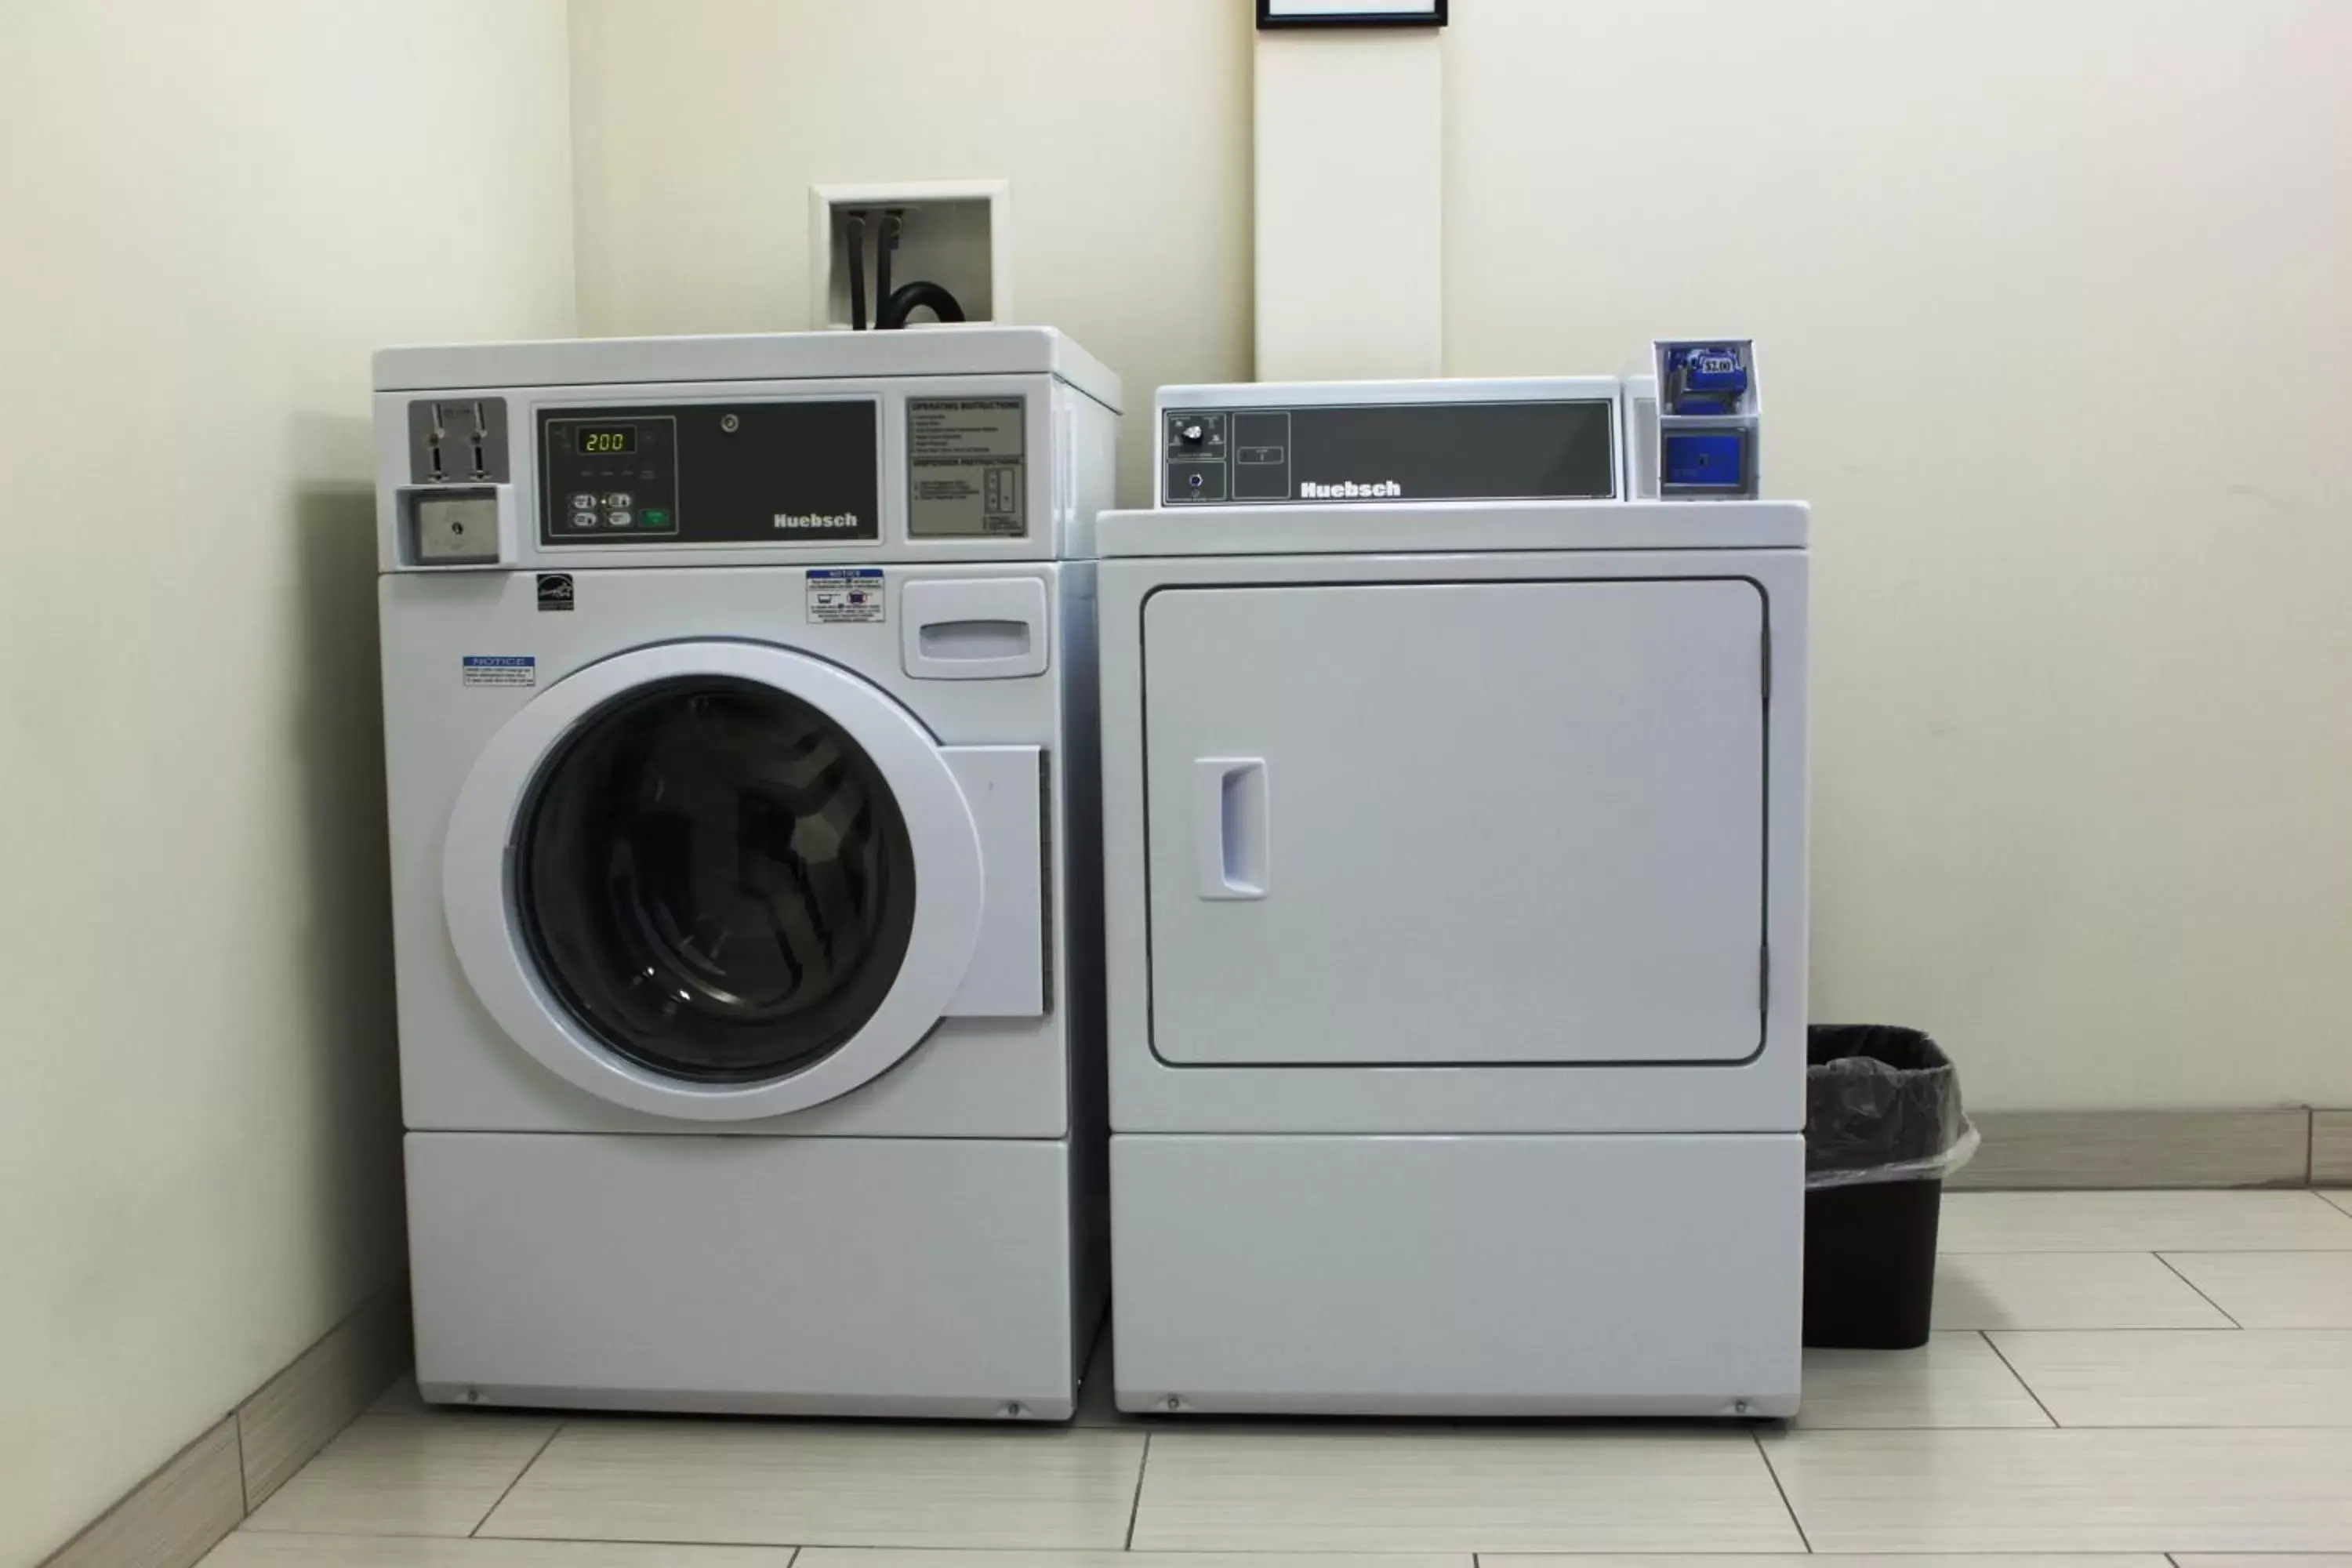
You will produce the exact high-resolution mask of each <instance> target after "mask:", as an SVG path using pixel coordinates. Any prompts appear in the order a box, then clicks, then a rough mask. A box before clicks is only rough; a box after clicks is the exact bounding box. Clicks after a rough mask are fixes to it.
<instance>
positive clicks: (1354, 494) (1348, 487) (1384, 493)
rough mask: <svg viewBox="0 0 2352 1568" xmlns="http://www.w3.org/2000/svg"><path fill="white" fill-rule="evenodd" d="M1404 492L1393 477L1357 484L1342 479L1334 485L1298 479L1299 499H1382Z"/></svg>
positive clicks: (1350, 480)
mask: <svg viewBox="0 0 2352 1568" xmlns="http://www.w3.org/2000/svg"><path fill="white" fill-rule="evenodd" d="M1402 494H1404V486H1402V485H1401V484H1399V483H1398V482H1397V481H1396V480H1394V479H1380V480H1376V481H1374V482H1372V483H1370V484H1359V483H1358V482H1357V481H1355V480H1354V479H1342V480H1340V481H1339V483H1338V484H1336V485H1318V484H1317V483H1316V482H1315V481H1314V480H1313V479H1301V480H1299V481H1298V499H1299V500H1386V499H1388V498H1390V497H1391V496H1401V495H1402Z"/></svg>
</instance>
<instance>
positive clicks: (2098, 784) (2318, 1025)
mask: <svg viewBox="0 0 2352 1568" xmlns="http://www.w3.org/2000/svg"><path fill="white" fill-rule="evenodd" d="M1455 9H1456V12H1457V15H1459V16H1460V18H1461V19H1460V23H1459V25H1458V26H1454V28H1452V29H1450V33H1449V37H1448V39H1447V47H1448V68H1449V74H1448V77H1447V82H1446V88H1447V93H1446V114H1447V136H1448V158H1447V165H1446V174H1447V188H1446V201H1447V219H1448V225H1449V226H1448V232H1447V242H1448V243H1447V253H1446V293H1447V329H1448V341H1447V349H1448V358H1449V362H1450V368H1451V369H1452V370H1453V371H1454V372H1455V373H1458V374H1491V373H1498V372H1528V371H1537V370H1544V369H1549V368H1553V367H1559V366H1586V365H1601V366H1613V365H1615V364H1617V363H1619V356H1621V355H1622V354H1623V353H1625V352H1626V351H1627V350H1628V349H1629V348H1630V347H1632V346H1633V344H1632V342H1631V341H1630V340H1632V339H1633V338H1634V337H1636V336H1637V335H1646V333H1647V332H1648V331H1649V330H1650V329H1651V328H1652V327H1653V326H1655V327H1656V328H1657V329H1659V330H1661V331H1721V330H1725V329H1732V330H1738V331H1752V332H1754V333H1755V334H1756V335H1757V336H1758V337H1759V338H1760V339H1762V340H1763V342H1764V349H1763V354H1764V359H1763V374H1764V378H1765V400H1766V404H1767V406H1768V417H1767V426H1768V427H1767V431H1766V436H1765V453H1766V462H1767V474H1768V484H1769V488H1770V489H1771V490H1772V492H1773V493H1776V494H1780V495H1788V496H1804V497H1809V498H1811V500H1813V501H1814V503H1815V506H1816V510H1815V513H1814V521H1815V530H1816V531H1815V539H1816V542H1817V556H1816V561H1817V572H1818V576H1817V579H1816V599H1815V603H1816V610H1817V614H1816V618H1815V623H1814V626H1815V637H1816V641H1815V648H1816V665H1815V669H1816V677H1817V679H1816V684H1815V687H1814V699H1815V707H1814V712H1815V714H1816V721H1815V727H1814V745H1813V758H1814V773H1813V776H1814V783H1815V794H1814V805H1813V829H1814V837H1813V843H1814V856H1813V878H1814V888H1815V890H1816V901H1815V905H1814V916H1813V1000H1814V1014H1815V1016H1817V1017H1822V1018H1825V1019H1840V1018H1874V1019H1888V1020H1895V1021H1905V1022H1916V1023H1920V1024H1924V1025H1926V1026H1929V1027H1931V1028H1933V1029H1935V1030H1936V1031H1937V1033H1938V1035H1939V1036H1941V1037H1943V1038H1944V1039H1946V1040H1947V1041H1948V1043H1949V1044H1950V1046H1951V1047H1953V1048H1954V1050H1955V1051H1956V1052H1957V1053H1958V1056H1959V1057H1960V1058H1961V1060H1962V1062H1963V1064H1964V1066H1965V1069H1966V1072H1965V1081H1966V1082H1967V1083H1968V1085H1969V1088H1970V1089H1972V1090H1973V1091H1974V1094H1975V1096H1976V1098H1977V1099H1978V1100H1979V1102H1980V1103H1982V1104H1984V1105H1987V1106H1992V1107H2001V1108H2020V1107H2105V1106H2176V1105H2215V1106H2231V1105H2252V1104H2262V1103H2265V1102H2271V1101H2280V1100H2316V1101H2319V1102H2321V1103H2323V1104H2327V1103H2333V1104H2337V1105H2343V1104H2352V988H2347V985H2346V984H2345V978H2344V977H2345V973H2346V970H2347V963H2352V809H2347V800H2352V612H2347V601H2352V502H2347V497H2352V486H2347V476H2346V470H2345V454H2346V451H2347V435H2346V432H2347V430H2352V378H2347V377H2346V376H2344V375H2341V374H2329V373H2326V372H2325V371H2321V370H2320V369H2319V368H2318V367H2320V366H2322V365H2326V364H2331V363H2332V364H2337V365H2341V364H2344V363H2347V361H2352V283H2347V279H2352V91H2347V87H2346V76H2345V70H2346V63H2347V61H2352V6H2347V5H2342V4H2340V3H2338V0H2068V3H2067V4H2063V5H2053V4H2050V3H2049V0H1968V3H1967V4H1963V5H1956V4H1952V3H1951V0H1780V3H1778V4H1774V5H1744V6H1743V5H1724V4H1719V3H1717V0H1643V4H1641V5H1619V6H1603V5H1561V4H1559V3H1558V0H1465V4H1463V5H1459V6H1457V7H1456V8H1455Z"/></svg>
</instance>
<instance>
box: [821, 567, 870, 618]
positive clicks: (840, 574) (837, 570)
mask: <svg viewBox="0 0 2352 1568" xmlns="http://www.w3.org/2000/svg"><path fill="white" fill-rule="evenodd" d="M886 602H887V601H886V600H885V598H884V595H883V592H882V568H880V567H879V566H835V567H829V568H826V569H824V570H823V571H816V572H811V573H810V574H808V618H809V619H810V620H812V621H824V622H836V623H837V622H841V621H878V620H883V619H885V618H886V617H885V616H884V615H883V613H882V607H883V605H884V604H885V603H886Z"/></svg>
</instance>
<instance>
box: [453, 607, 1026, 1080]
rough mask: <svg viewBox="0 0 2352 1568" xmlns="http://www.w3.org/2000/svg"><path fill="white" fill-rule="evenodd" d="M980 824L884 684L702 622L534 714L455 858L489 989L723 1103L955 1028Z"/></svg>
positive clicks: (604, 669) (851, 1071) (887, 1054)
mask: <svg viewBox="0 0 2352 1568" xmlns="http://www.w3.org/2000/svg"><path fill="white" fill-rule="evenodd" d="M442 892H443V903H444V910H445V912H446V919H447V921H448V926H449V936H450V940H451V941H452V942H454V943H455V944H456V947H457V957H458V960H459V962H460V963H462V964H463V965H464V967H465V971H466V975H467V979H468V980H469V981H471V982H472V984H473V986H474V990H475V992H476V994H478V995H479V996H480V998H481V1000H482V1003H483V1005H485V1006H486V1007H488V1009H489V1011H490V1014H491V1016H493V1017H495V1018H496V1019H497V1020H498V1021H499V1024H500V1026H503V1027H504V1028H505V1030H506V1032H507V1033H508V1034H509V1036H511V1037H513V1039H514V1040H515V1042H516V1043H517V1044H518V1045H520V1046H521V1047H523V1049H525V1050H527V1051H529V1052H530V1054H531V1056H532V1057H534V1058H537V1059H538V1060H539V1061H540V1062H541V1064H543V1065H544V1066H546V1067H547V1068H550V1069H551V1070H552V1071H553V1072H555V1073H557V1074H558V1075H560V1076H561V1077H562V1078H564V1079H569V1080H570V1081H571V1082H572V1083H574V1084H577V1085H579V1086H580V1087H581V1088H583V1089H587V1090H588V1091H589V1092H591V1093H593V1094H595V1095H598V1096H601V1097H602V1098H604V1099H605V1100H612V1101H614V1103H617V1104H620V1105H625V1106H629V1107H632V1108H634V1109H636V1110H646V1111H652V1112H656V1113H657V1114H661V1115H665V1116H674V1117H681V1118H686V1119H689V1120H696V1121H733V1120H740V1119H747V1118H751V1117H761V1116H774V1115H779V1114H782V1113H784V1112H788V1111H793V1110H803V1109H805V1108H807V1107H809V1106H812V1105H818V1104H821V1103H823V1102H824V1101H825V1100H833V1099H835V1098H836V1097H838V1096H840V1095H843V1094H846V1093H848V1092H849V1091H850V1090H852V1089H856V1088H857V1087H858V1086H860V1085H861V1084H865V1083H867V1082H870V1081H871V1080H872V1079H875V1078H876V1077H877V1076H878V1075H879V1074H881V1073H882V1072H883V1071H885V1070H886V1069H887V1068H889V1067H890V1066H891V1065H892V1064H893V1063H895V1062H897V1061H898V1059H899V1058H902V1057H904V1056H905V1055H906V1054H907V1053H908V1051H909V1050H911V1049H913V1048H914V1047H915V1046H916V1045H917V1044H918V1043H919V1042H920V1041H921V1040H922V1038H923V1037H924V1036H926V1035H928V1034H929V1032H930V1030H931V1028H932V1027H933V1026H935V1025H936V1024H938V1022H939V1021H940V1018H941V1017H942V1016H945V1014H946V1013H947V1011H948V1009H949V1003H950V998H951V997H952V996H954V994H955V993H956V990H957V987H958V986H959V984H961V982H962V980H963V978H964V974H965V972H966V971H967V970H968V969H969V968H970V967H971V959H972V954H973V952H974V949H975V946H976V944H977V942H978V940H979V933H980V924H981V914H982V898H983V884H982V853H981V843H980V837H979V833H978V830H977V828H976V826H975V825H974V822H973V819H972V815H971V810H970V808H969V807H968V806H967V805H966V804H965V799H964V795H963V792H962V791H961V789H960V788H959V787H958V784H957V782H956V778H955V774H954V773H953V772H952V771H951V769H950V765H949V763H948V760H947V758H946V757H945V756H944V755H943V754H942V753H941V752H940V748H939V746H938V745H937V744H936V743H935V742H933V741H932V739H931V737H930V735H929V732H928V731H925V730H924V729H923V727H922V726H921V725H920V724H919V722H917V721H916V720H915V718H914V717H913V715H911V714H909V713H908V711H907V710H905V709H904V708H902V707H900V706H899V705H898V703H897V702H896V701H895V700H892V699H891V698H890V697H888V696H887V694H885V693H884V692H883V691H881V690H880V689H878V688H877V687H874V686H871V685H869V684H867V683H866V682H865V681H863V680H860V679H857V678H856V676H853V675H850V674H849V673H847V672H846V671H845V670H842V669H840V668H837V667H835V666H834V665H831V664H827V663H825V662H824V661H823V660H821V659H816V658H810V657H808V656H806V655H804V654H798V653H793V652H789V651H787V650H784V649H782V648H773V647H759V646H756V645H751V644H744V643H681V644H672V645H668V646H665V647H652V648H644V649H640V650H638V651H636V652H634V653H626V654H621V655H618V656H616V657H614V658H609V659H606V660H604V662H602V663H600V664H595V665H591V666H589V667H588V668H585V669H583V670H580V671H579V672H577V673H575V674H573V675H572V676H569V677H567V678H566V679H563V680H562V681H559V682H558V683H556V684H555V685H554V686H552V687H551V688H549V689H548V690H547V691H546V692H544V693H543V694H541V696H540V697H538V698H536V699H534V700H532V701H531V702H530V704H529V705H528V706H526V707H525V708H524V709H523V710H521V711H520V712H519V713H517V714H516V715H515V716H514V717H513V718H512V719H510V720H509V721H507V723H506V725H505V727H504V728H503V729H501V730H500V731H499V732H498V734H497V735H496V736H494V737H493V738H492V739H491V742H490V743H489V744H488V747H486V748H485V749H484V751H483V752H482V755H481V757H480V758H479V759H478V761H477V762H476V763H475V766H474V771H473V773H472V774H471V775H470V776H469V777H468V778H467V781H466V785H465V788H464V789H463V790H462V791H461V792H460V793H459V795H458V797H457V808H456V810H455V812H454V813H453V814H452V816H451V818H450V823H449V837H448V841H447V844H446V847H445V849H444V855H443V861H442Z"/></svg>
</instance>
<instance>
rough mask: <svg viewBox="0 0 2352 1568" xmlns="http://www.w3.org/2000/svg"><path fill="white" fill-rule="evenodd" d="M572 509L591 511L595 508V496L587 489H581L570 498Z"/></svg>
mask: <svg viewBox="0 0 2352 1568" xmlns="http://www.w3.org/2000/svg"><path fill="white" fill-rule="evenodd" d="M572 510H573V511H593V510H596V498H595V497H594V496H592V495H590V494H589V493H588V492H587V491H585V490H583V491H581V492H580V493H579V494H578V495H576V496H573V497H572Z"/></svg>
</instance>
